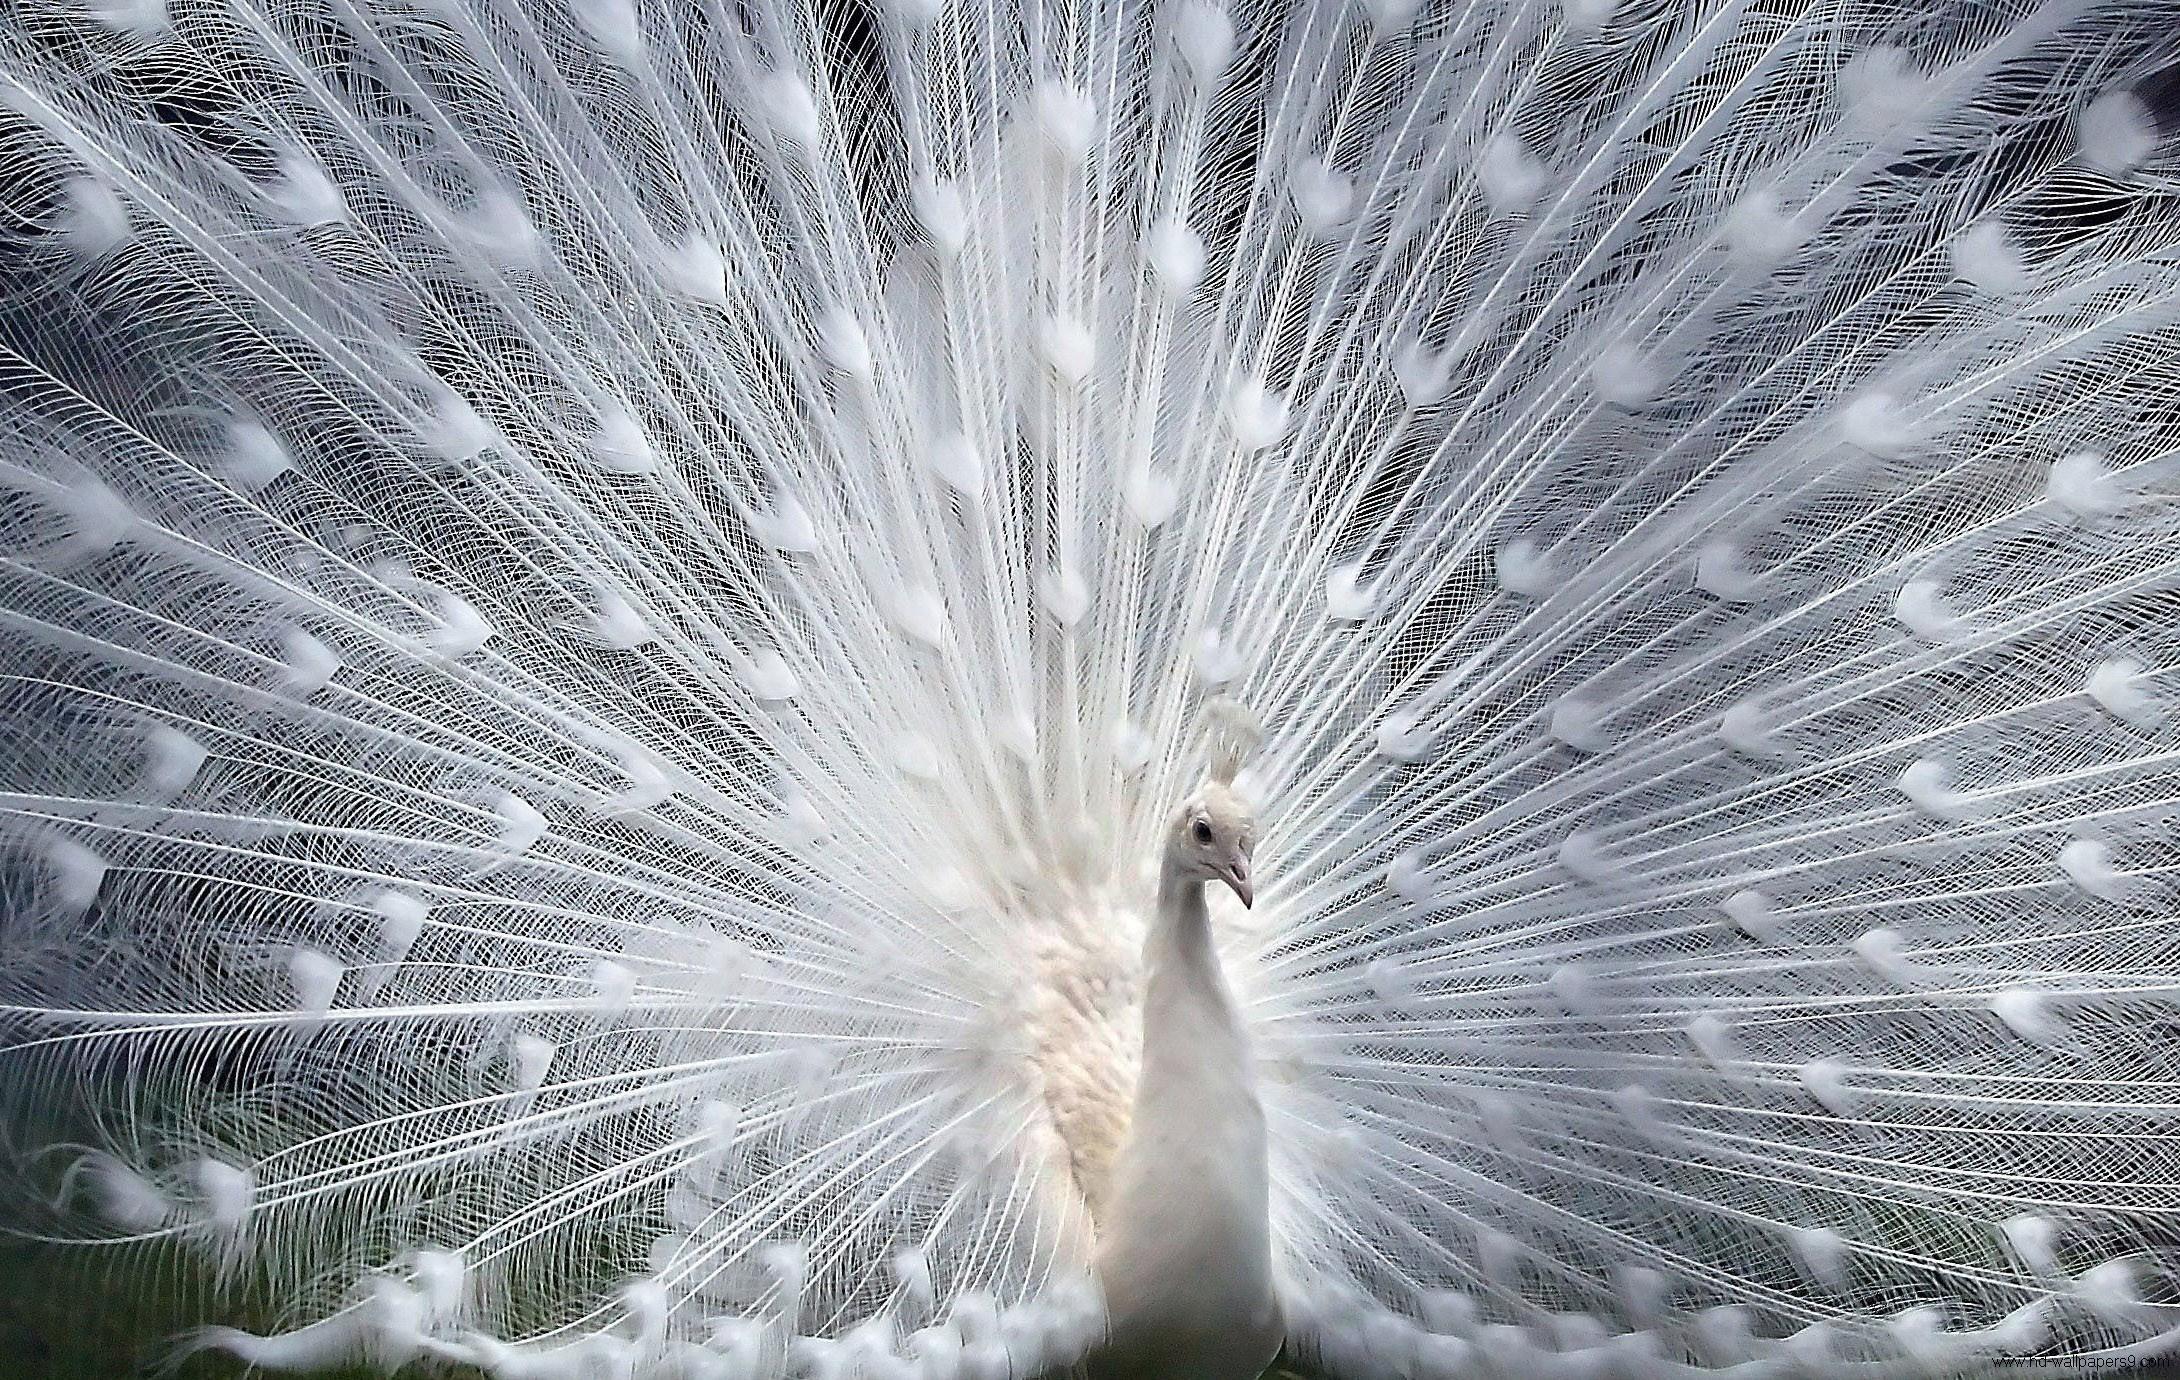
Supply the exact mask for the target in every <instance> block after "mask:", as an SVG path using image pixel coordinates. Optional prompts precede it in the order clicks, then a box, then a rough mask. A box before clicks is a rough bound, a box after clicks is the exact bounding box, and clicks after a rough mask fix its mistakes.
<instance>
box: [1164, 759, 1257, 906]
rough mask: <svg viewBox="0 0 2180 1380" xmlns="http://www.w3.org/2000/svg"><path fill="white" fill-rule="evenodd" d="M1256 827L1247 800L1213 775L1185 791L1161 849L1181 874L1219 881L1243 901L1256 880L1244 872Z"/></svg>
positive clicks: (1253, 893)
mask: <svg viewBox="0 0 2180 1380" xmlns="http://www.w3.org/2000/svg"><path fill="white" fill-rule="evenodd" d="M1256 829H1257V823H1256V816H1255V815H1254V814H1252V813H1251V812H1250V810H1249V805H1248V802H1246V801H1244V800H1243V799H1242V798H1241V797H1240V796H1239V795H1237V794H1235V793H1234V790H1233V788H1232V787H1230V786H1227V785H1225V784H1223V783H1221V782H1216V781H1214V782H1211V783H1209V784H1207V785H1206V786H1205V787H1204V788H1203V789H1202V790H1201V791H1199V792H1197V793H1196V794H1195V795H1194V796H1192V797H1190V798H1189V799H1188V801H1186V802H1185V803H1184V804H1183V805H1182V806H1181V809H1180V813H1179V814H1177V815H1175V816H1174V822H1173V838H1172V841H1171V842H1170V843H1169V844H1168V845H1167V849H1168V853H1169V855H1170V856H1171V857H1172V858H1173V860H1174V862H1175V863H1176V864H1178V866H1179V869H1180V872H1181V875H1182V876H1184V877H1187V878H1190V879H1192V880H1194V881H1201V882H1213V881H1217V882H1224V883H1226V884H1227V885H1228V886H1230V887H1232V888H1233V889H1234V894H1235V895H1236V896H1239V897H1240V898H1241V903H1242V904H1243V905H1244V906H1247V905H1250V904H1252V903H1254V902H1255V900H1256V885H1255V883H1254V882H1253V881H1252V880H1251V879H1250V876H1249V854H1250V852H1251V850H1253V849H1254V848H1255V847H1256Z"/></svg>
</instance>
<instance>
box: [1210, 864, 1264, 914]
mask: <svg viewBox="0 0 2180 1380" xmlns="http://www.w3.org/2000/svg"><path fill="white" fill-rule="evenodd" d="M1219 880H1220V881H1222V882H1225V883H1226V884H1227V885H1228V886H1230V887H1232V888H1234V894H1235V895H1236V896H1239V897H1240V898H1241V904H1242V909H1244V910H1247V909H1248V908H1250V907H1251V906H1254V905H1255V904H1256V899H1257V890H1256V887H1255V885H1254V884H1252V883H1251V882H1250V880H1249V860H1248V859H1247V858H1244V857H1239V856H1236V857H1232V858H1228V859H1227V860H1226V866H1224V867H1222V868H1220V869H1219Z"/></svg>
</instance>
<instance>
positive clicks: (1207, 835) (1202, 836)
mask: <svg viewBox="0 0 2180 1380" xmlns="http://www.w3.org/2000/svg"><path fill="white" fill-rule="evenodd" d="M1195 834H1196V842H1198V843H1209V842H1211V823H1210V821H1208V820H1202V819H1199V820H1197V821H1196V829H1195Z"/></svg>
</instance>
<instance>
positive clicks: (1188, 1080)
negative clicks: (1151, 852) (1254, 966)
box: [1136, 859, 1262, 1160]
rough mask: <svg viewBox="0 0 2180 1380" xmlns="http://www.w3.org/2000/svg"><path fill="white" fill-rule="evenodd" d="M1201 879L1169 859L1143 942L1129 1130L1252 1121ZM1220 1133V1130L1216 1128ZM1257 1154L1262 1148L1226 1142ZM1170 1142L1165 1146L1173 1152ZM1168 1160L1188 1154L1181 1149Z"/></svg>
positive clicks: (1242, 1053) (1250, 1071)
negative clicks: (1139, 1058) (1137, 1062)
mask: <svg viewBox="0 0 2180 1380" xmlns="http://www.w3.org/2000/svg"><path fill="white" fill-rule="evenodd" d="M1204 890H1205V888H1204V882H1203V879H1202V878H1201V877H1199V876H1193V875H1189V874H1188V873H1187V872H1186V871H1185V870H1184V869H1183V868H1182V866H1181V865H1180V864H1179V863H1178V861H1177V860H1173V859H1169V860H1168V861H1167V862H1166V865H1165V867H1164V869H1163V871H1162V872H1161V874H1160V877H1159V883H1158V909H1157V912H1156V914H1155V915H1154V916H1153V917H1152V920H1151V925H1150V928H1149V931H1148V933H1147V934H1146V935H1145V936H1144V941H1143V971H1144V989H1143V1064H1142V1070H1141V1073H1140V1075H1139V1078H1138V1082H1137V1085H1136V1115H1137V1119H1138V1120H1137V1126H1138V1134H1139V1135H1140V1134H1142V1133H1143V1132H1144V1131H1146V1130H1147V1131H1150V1132H1152V1133H1153V1134H1156V1133H1159V1132H1165V1133H1171V1134H1176V1135H1179V1136H1184V1137H1185V1136H1188V1135H1192V1134H1194V1132H1193V1131H1192V1130H1190V1129H1189V1128H1190V1127H1191V1126H1192V1125H1194V1126H1200V1125H1201V1123H1203V1122H1206V1121H1216V1120H1219V1119H1221V1118H1225V1117H1229V1116H1234V1115H1235V1114H1237V1113H1246V1115H1242V1116H1240V1122H1241V1124H1242V1125H1244V1126H1247V1125H1254V1124H1256V1115H1255V1111H1256V1100H1257V1099H1256V1085H1255V1071H1254V1068H1253V1067H1252V1060H1251V1058H1250V1051H1249V1043H1248V1038H1247V1035H1246V1033H1245V1032H1244V1030H1243V1027H1242V1023H1241V1018H1240V1013H1239V1012H1238V1011H1237V1009H1236V1007H1235V1004H1234V996H1233V991H1232V989H1231V988H1230V987H1229V986H1228V985H1227V981H1226V973H1225V971H1224V969H1223V968H1222V967H1221V966H1220V964H1219V954H1218V946H1217V944H1216V943H1215V942H1214V940H1213V938H1212V932H1211V913H1210V907H1209V906H1208V904H1207V903H1206V900H1205V896H1204ZM1220 1129H1221V1130H1222V1131H1223V1130H1226V1129H1230V1128H1228V1127H1221V1128H1220ZM1226 1149H1227V1150H1228V1151H1229V1152H1230V1153H1231V1152H1235V1151H1240V1152H1242V1153H1245V1154H1249V1153H1251V1151H1252V1149H1253V1155H1252V1157H1254V1156H1261V1154H1262V1147H1261V1146H1256V1147H1253V1148H1252V1147H1247V1146H1238V1145H1237V1146H1228V1147H1226ZM1176 1151H1178V1147H1169V1148H1168V1153H1169V1154H1173V1153H1176ZM1178 1158H1180V1159H1182V1160H1185V1159H1187V1158H1188V1156H1187V1155H1186V1153H1185V1152H1181V1153H1179V1155H1178Z"/></svg>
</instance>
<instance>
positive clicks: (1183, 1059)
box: [1091, 859, 1280, 1380]
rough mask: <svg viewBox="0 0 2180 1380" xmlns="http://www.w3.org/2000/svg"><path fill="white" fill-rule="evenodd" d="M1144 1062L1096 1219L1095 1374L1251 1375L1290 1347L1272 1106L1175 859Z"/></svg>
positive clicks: (1131, 1377)
mask: <svg viewBox="0 0 2180 1380" xmlns="http://www.w3.org/2000/svg"><path fill="white" fill-rule="evenodd" d="M1143 967H1144V988H1143V1063H1142V1067H1141V1071H1140V1073H1139V1075H1138V1078H1137V1081H1136V1095H1135V1115H1134V1118H1133V1120H1132V1122H1131V1124H1130V1128H1129V1136H1128V1142H1127V1144H1126V1146H1125V1147H1124V1148H1123V1149H1122V1151H1121V1154H1120V1159H1119V1163H1118V1165H1117V1166H1116V1169H1117V1175H1116V1183H1115V1190H1116V1191H1115V1193H1114V1202H1113V1205H1112V1210H1111V1211H1110V1212H1108V1213H1107V1215H1106V1217H1105V1220H1104V1221H1103V1222H1101V1224H1100V1230H1101V1235H1102V1237H1103V1239H1102V1241H1101V1243H1100V1252H1099V1254H1100V1258H1099V1274H1100V1278H1101V1280H1102V1282H1103V1284H1104V1287H1105V1297H1106V1307H1107V1311H1108V1321H1109V1327H1110V1330H1109V1333H1108V1339H1107V1345H1106V1348H1105V1350H1104V1351H1103V1352H1102V1353H1101V1356H1102V1359H1101V1360H1100V1361H1099V1362H1097V1363H1095V1364H1093V1365H1092V1367H1091V1373H1092V1375H1093V1377H1095V1378H1096V1380H1143V1378H1144V1377H1151V1376H1169V1375H1189V1376H1191V1377H1196V1380H1253V1377H1255V1376H1256V1375H1257V1373H1258V1372H1259V1371H1261V1370H1262V1369H1263V1367H1264V1366H1265V1365H1266V1364H1267V1363H1268V1362H1269V1361H1270V1360H1271V1358H1272V1355H1273V1353H1274V1352H1276V1351H1277V1350H1278V1346H1279V1331H1280V1326H1279V1309H1278V1304H1277V1302H1276V1300H1275V1298H1274V1296H1273V1293H1272V1286H1271V1224H1270V1218H1269V1214H1268V1208H1269V1179H1268V1176H1267V1174H1266V1164H1265V1137H1264V1112H1263V1107H1262V1105H1261V1104H1260V1102H1259V1101H1258V1097H1257V1090H1256V1077H1255V1071H1254V1067H1253V1061H1252V1059H1251V1057H1250V1050H1249V1042H1248V1038H1247V1035H1246V1033H1245V1032H1244V1030H1243V1027H1242V1024H1241V1021H1240V1017H1239V1013H1238V1012H1237V1010H1236V1008H1235V1005H1234V998H1233V994H1232V992H1231V990H1230V989H1229V988H1228V986H1227V983H1226V975H1225V973H1224V972H1223V971H1221V969H1220V966H1219V958H1218V950H1217V946H1216V945H1215V944H1214V943H1213V942H1212V935H1211V916H1210V911H1209V908H1208V906H1207V905H1206V902H1205V897H1204V883H1203V880H1202V878H1201V877H1200V876H1191V875H1188V874H1187V873H1186V872H1185V871H1184V869H1183V867H1182V866H1181V865H1180V864H1179V862H1178V860H1174V859H1169V860H1168V861H1167V863H1166V865H1165V869H1164V871H1163V873H1162V875H1161V876H1160V879H1159V885H1158V907H1157V911H1156V913H1155V914H1154V915H1153V916H1152V917H1151V923H1150V928H1149V932H1148V933H1147V934H1146V935H1145V937H1144V942H1143Z"/></svg>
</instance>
